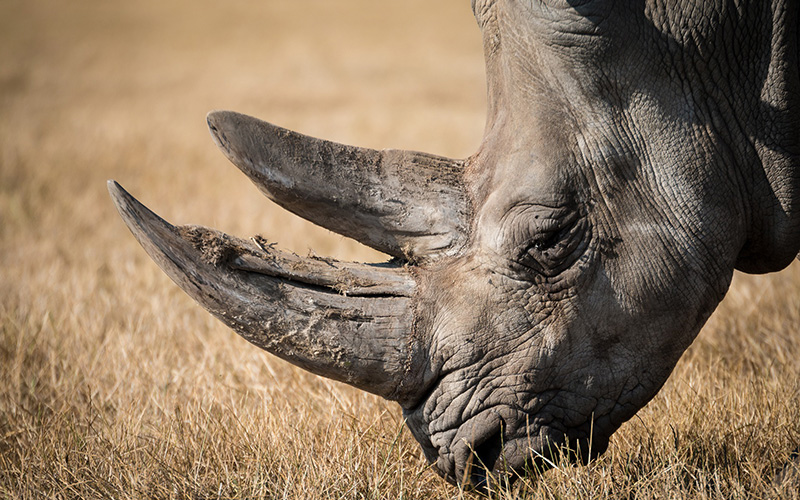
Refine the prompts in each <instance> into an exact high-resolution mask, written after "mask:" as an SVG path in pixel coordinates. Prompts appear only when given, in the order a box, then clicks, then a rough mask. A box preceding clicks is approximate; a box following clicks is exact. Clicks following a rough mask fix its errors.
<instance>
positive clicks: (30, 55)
mask: <svg viewBox="0 0 800 500" xmlns="http://www.w3.org/2000/svg"><path fill="white" fill-rule="evenodd" d="M423 6H424V11H425V15H420V14H419V13H420V12H422V9H423ZM0 61H2V63H0V387H2V389H0V497H8V498H40V497H47V498H84V497H96V498H97V497H113V498H187V497H190V498H308V499H315V498H452V497H459V496H462V495H466V494H464V493H461V492H458V491H457V490H456V489H454V488H452V487H450V486H447V485H445V484H444V483H443V482H442V481H440V480H439V479H438V478H437V477H436V476H435V474H434V473H433V472H431V471H430V470H428V469H427V468H426V465H425V463H424V460H423V458H422V457H421V453H420V451H419V449H418V447H417V445H416V443H414V442H413V439H412V438H411V437H410V435H409V433H408V432H407V431H406V430H405V429H404V427H403V423H402V418H401V415H400V412H399V409H398V408H397V407H396V406H395V405H394V404H390V403H386V402H383V401H381V400H380V399H378V398H376V397H373V396H370V395H367V394H364V393H361V392H358V391H356V390H353V389H350V388H349V387H346V386H343V385H341V384H337V383H333V382H329V381H326V380H322V379H320V378H317V377H314V376H311V375H308V374H306V373H304V372H302V371H300V370H297V369H294V368H293V367H291V366H288V365H287V364H285V363H283V362H281V361H278V360H276V359H275V358H272V357H270V356H268V355H266V354H264V353H262V352H260V351H258V350H257V349H255V348H253V347H251V346H249V345H248V344H247V343H246V342H244V341H243V340H241V339H239V338H238V337H237V336H236V335H234V334H233V333H232V332H230V331H228V330H226V329H225V328H224V327H223V326H222V325H221V324H219V323H217V322H216V321H215V320H213V319H212V318H211V317H210V316H209V315H207V314H206V313H205V312H203V311H202V310H201V309H200V308H199V307H196V306H195V305H194V304H193V303H192V302H191V301H190V300H189V299H188V298H187V297H185V296H184V295H183V293H182V292H180V291H179V290H178V289H177V288H176V287H175V286H174V285H173V284H172V283H171V282H170V281H169V280H168V279H167V278H166V277H165V276H163V275H162V274H161V272H160V271H159V270H158V269H157V268H156V267H155V265H153V264H152V263H151V262H150V261H149V259H148V258H147V257H146V255H145V254H144V252H143V251H142V250H141V249H140V248H139V247H138V245H137V244H136V242H135V241H134V240H133V238H132V237H131V236H130V235H129V234H128V232H127V230H126V229H125V228H124V226H123V224H122V222H121V221H120V220H119V218H118V216H117V215H116V213H115V211H114V209H113V207H112V205H111V203H110V200H109V199H108V196H107V193H106V191H105V180H106V179H107V178H116V179H119V180H120V181H121V182H122V183H123V184H124V185H125V186H126V187H127V188H129V189H130V190H131V191H132V192H133V193H134V194H136V195H138V196H139V197H140V198H141V199H143V201H144V202H146V203H148V204H150V205H151V206H152V207H153V208H155V209H156V210H157V211H159V212H160V213H162V214H163V215H165V216H166V217H168V218H169V219H171V220H173V221H175V222H179V223H188V222H193V223H202V224H206V225H210V226H215V227H218V228H220V229H222V230H225V231H228V232H232V233H235V234H240V235H248V234H255V233H262V234H264V235H266V236H267V237H269V238H271V239H277V240H278V241H280V243H281V245H282V246H284V247H288V248H290V249H293V250H296V251H298V252H301V253H305V252H306V251H307V250H308V248H313V249H314V250H315V251H316V252H317V253H319V254H329V255H334V256H337V257H340V258H349V259H367V260H369V259H375V258H376V257H377V256H376V254H375V253H374V252H372V251H370V250H368V249H365V248H363V247H360V246H358V245H357V244H355V243H353V242H351V241H348V240H345V239H343V238H341V237H338V236H335V235H332V234H330V233H328V232H326V231H323V230H320V229H318V228H314V227H312V226H310V225H309V224H307V223H305V222H303V221H301V220H299V219H297V218H295V217H293V216H290V215H288V214H287V213H285V212H283V211H281V210H279V209H276V208H275V207H274V206H272V205H270V204H269V203H268V202H266V201H264V200H263V199H262V198H261V196H260V195H259V194H258V193H257V192H256V190H255V189H254V188H253V187H252V186H251V185H250V184H249V182H248V181H246V180H245V179H244V178H243V176H242V175H240V174H239V173H238V172H237V171H236V170H235V169H234V168H233V167H231V166H230V165H228V164H227V162H226V161H225V160H224V158H223V157H222V155H221V154H219V153H218V152H217V151H216V150H215V147H214V146H213V144H212V143H211V140H210V139H209V137H208V135H207V132H206V130H205V124H204V120H203V117H204V114H205V112H206V111H208V110H210V109H214V108H227V109H235V110H239V111H243V112H247V113H249V114H253V115H256V116H261V117H264V118H267V119H269V120H271V121H273V122H276V123H279V124H282V125H285V126H288V127H291V128H295V129H298V130H301V131H304V132H306V133H310V134H312V135H317V136H323V137H326V138H332V139H335V140H339V141H342V142H348V143H356V144H361V145H365V146H372V147H403V148H413V149H421V150H428V151H431V152H435V153H440V154H445V155H452V156H464V155H467V154H470V153H471V152H472V148H474V147H475V146H476V145H477V144H478V141H479V138H480V135H481V131H482V125H483V106H484V103H483V85H484V84H483V67H482V64H483V63H482V54H481V48H480V40H479V36H478V31H477V28H476V27H475V26H474V22H473V21H472V19H471V17H470V13H469V8H468V2H465V1H463V0H446V1H445V0H438V1H437V2H425V1H423V0H408V1H405V2H394V3H391V4H389V3H384V2H367V1H365V0H361V1H356V0H339V1H337V2H326V1H323V0H295V1H289V0H275V1H270V2H260V3H258V4H257V5H255V4H251V3H250V2H245V1H244V0H232V1H226V2H212V1H211V0H194V1H191V2H190V1H188V0H173V1H171V2H157V1H155V0H140V1H136V2H97V1H89V0H71V1H70V2H52V1H47V0H41V1H40V0H35V1H33V0H24V1H23V0H6V1H4V2H2V3H0ZM799 330H800V266H798V265H794V266H793V267H792V268H790V269H789V270H788V271H786V272H784V273H782V274H779V275H774V276H767V277H748V276H737V278H736V280H735V283H734V287H733V289H732V291H731V293H730V295H729V297H728V298H727V299H726V301H725V302H724V304H723V305H722V306H721V308H720V309H719V311H718V312H717V313H716V314H715V316H714V317H713V318H712V319H711V321H710V323H709V325H708V326H707V327H706V329H705V330H704V331H703V333H702V334H701V335H700V337H699V339H698V341H697V342H696V343H695V345H694V346H693V347H692V348H691V349H690V351H689V353H688V354H687V355H686V356H685V357H684V358H683V360H682V361H681V362H680V364H679V365H678V367H677V368H676V370H675V374H674V375H673V377H672V378H671V379H670V381H669V382H668V383H667V385H666V387H665V388H664V390H663V391H662V392H661V393H660V394H659V396H658V397H657V398H656V399H655V400H654V401H653V402H652V403H651V404H650V405H649V406H648V407H646V408H645V409H644V410H642V411H641V412H640V413H639V415H638V416H637V417H636V418H634V419H633V420H632V421H631V422H630V423H628V424H627V425H625V426H624V427H623V428H622V429H621V430H620V432H619V433H618V434H617V435H616V437H615V438H614V439H613V441H612V446H611V448H610V450H609V452H608V453H607V454H606V455H605V456H604V457H602V458H601V459H600V460H598V461H596V462H595V463H594V464H593V465H592V466H590V467H580V468H572V467H562V468H559V469H558V470H555V471H551V472H549V473H548V474H546V475H545V476H544V477H543V479H541V480H540V481H534V480H524V481H523V482H521V484H520V485H519V486H518V487H517V489H516V490H515V491H514V493H515V494H518V495H520V496H526V495H527V496H530V497H535V498H539V497H541V498H588V497H601V496H602V497H606V496H607V497H610V498H798V490H799V489H800V488H799V487H798V485H800V481H798V479H797V477H796V476H795V478H794V479H788V480H786V481H785V482H783V483H779V482H778V483H776V482H775V481H773V477H774V476H775V475H776V473H777V472H778V471H779V470H780V469H781V467H782V466H783V464H784V463H785V462H786V460H787V458H788V456H789V454H790V452H791V450H793V449H794V448H796V447H797V446H798V444H800V419H799V418H798V413H799V412H798V410H800V403H799V401H800V361H799V360H800V332H799Z"/></svg>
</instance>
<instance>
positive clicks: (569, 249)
mask: <svg viewBox="0 0 800 500" xmlns="http://www.w3.org/2000/svg"><path fill="white" fill-rule="evenodd" d="M564 222H565V224H564V225H562V226H557V227H554V228H552V229H547V230H540V231H539V232H537V233H536V234H535V235H533V236H532V237H531V238H530V239H529V240H528V241H527V242H526V243H525V244H524V246H522V247H521V249H520V252H519V254H518V255H517V258H516V259H515V263H516V264H518V265H519V266H521V267H522V269H520V270H521V271H525V270H527V271H529V272H530V271H533V272H535V273H536V274H540V275H544V276H555V275H557V274H559V273H561V272H563V271H564V270H565V269H567V268H568V267H569V266H571V265H572V264H573V263H574V262H575V261H576V260H577V259H578V257H580V253H581V250H582V249H583V248H584V247H585V245H583V243H584V236H585V232H586V231H585V225H584V223H583V221H582V220H580V219H578V218H577V217H576V218H573V219H572V220H569V221H564Z"/></svg>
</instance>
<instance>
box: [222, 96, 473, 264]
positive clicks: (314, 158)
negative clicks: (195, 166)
mask: <svg viewBox="0 0 800 500" xmlns="http://www.w3.org/2000/svg"><path fill="white" fill-rule="evenodd" d="M208 126H209V129H210V130H211V134H212V136H213V137H214V140H215V142H216V143H217V145H218V146H219V148H220V149H221V150H222V151H223V153H225V155H226V156H227V157H228V159H229V160H230V161H231V162H233V163H234V164H235V165H236V166H237V167H239V169H241V170H242V171H243V172H244V173H245V174H247V176H248V177H250V179H251V180H252V181H253V182H254V183H255V184H256V185H257V186H258V187H259V189H260V190H261V191H262V192H263V193H264V194H265V195H266V196H267V197H268V198H270V199H271V200H273V201H275V202H276V203H278V204H279V205H281V206H282V207H284V208H286V209H287V210H289V211H291V212H294V213H295V214H297V215H299V216H301V217H304V218H306V219H308V220H310V221H311V222H314V223H315V224H318V225H320V226H323V227H325V228H327V229H330V230H331V231H335V232H337V233H339V234H342V235H344V236H347V237H350V238H353V239H356V240H358V241H360V242H361V243H363V244H365V245H367V246H370V247H372V248H375V249H376V250H379V251H381V252H384V253H387V254H389V255H391V256H394V257H398V258H403V259H406V260H408V261H411V262H420V261H426V260H430V259H435V258H437V257H441V256H446V255H451V254H453V253H455V252H457V251H458V249H459V248H460V247H461V246H462V245H463V243H464V241H465V240H466V225H467V220H468V219H467V212H468V210H469V203H468V201H467V196H466V192H465V190H464V187H463V183H462V171H463V167H464V163H465V162H464V161H463V160H451V159H448V158H442V157H438V156H433V155H428V154H425V153H417V152H411V151H400V150H383V151H376V150H371V149H365V148H357V147H353V146H345V145H342V144H337V143H334V142H329V141H324V140H321V139H315V138H313V137H308V136H305V135H302V134H298V133H296V132H292V131H290V130H286V129H284V128H281V127H277V126H275V125H272V124H269V123H266V122H263V121H261V120H258V119H256V118H253V117H250V116H246V115H242V114H239V113H234V112H231V111H214V112H211V113H209V115H208Z"/></svg>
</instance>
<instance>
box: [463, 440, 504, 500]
mask: <svg viewBox="0 0 800 500" xmlns="http://www.w3.org/2000/svg"><path fill="white" fill-rule="evenodd" d="M502 452H503V427H502V425H501V426H500V427H499V428H498V429H497V431H496V432H494V433H493V434H491V435H489V436H488V437H487V438H486V439H485V440H484V441H483V442H481V443H480V444H478V445H476V446H475V448H474V449H473V451H472V468H471V470H470V472H469V477H470V482H471V483H472V485H473V486H474V487H475V488H477V489H480V490H485V489H488V486H489V482H490V474H491V473H492V471H493V470H494V466H495V464H496V463H497V460H498V459H499V458H500V455H501V454H502Z"/></svg>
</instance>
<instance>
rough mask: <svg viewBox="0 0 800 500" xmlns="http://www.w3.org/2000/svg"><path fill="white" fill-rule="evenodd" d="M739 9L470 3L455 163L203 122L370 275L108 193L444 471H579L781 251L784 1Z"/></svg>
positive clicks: (794, 181)
mask: <svg viewBox="0 0 800 500" xmlns="http://www.w3.org/2000/svg"><path fill="white" fill-rule="evenodd" d="M737 3H738V2H732V1H699V0H698V1H689V0H685V1H678V0H676V1H649V0H647V1H645V0H639V1H636V0H633V1H615V2H612V1H602V0H596V1H590V0H584V1H580V0H574V1H565V0H553V1H547V2H541V1H534V0H473V9H474V12H475V16H476V18H477V20H478V23H479V25H480V27H481V29H482V32H483V38H484V47H485V53H486V64H487V75H488V93H489V109H488V119H487V124H486V132H485V136H484V139H483V142H482V144H481V145H480V148H479V149H478V151H477V153H475V155H473V156H472V157H470V158H468V159H466V160H463V161H462V160H448V159H446V158H438V157H433V156H430V155H425V154H422V153H412V152H403V151H381V152H379V151H370V150H365V149H359V148H353V147H349V146H342V145H339V144H334V143H328V142H325V141H320V140H318V139H312V138H309V137H305V136H302V135H300V134H296V133H293V132H289V131H286V130H284V129H280V128H278V127H275V126H273V125H269V124H267V123H264V122H260V121H258V120H256V119H254V118H250V117H246V116H244V115H239V114H236V113H231V112H215V113H212V114H210V115H209V126H210V128H211V131H212V134H213V136H214V138H215V140H216V141H217V143H218V145H219V146H220V147H221V149H222V150H223V152H224V153H225V154H226V155H227V156H228V157H229V158H230V159H231V161H232V162H233V163H235V164H236V165H237V166H238V167H240V168H241V169H242V170H243V171H244V172H245V173H246V174H247V175H249V176H250V177H251V178H252V179H253V181H254V182H255V183H256V184H257V185H258V186H259V188H260V189H261V190H262V191H263V192H264V193H265V194H266V195H267V196H268V197H270V198H271V199H273V200H275V201H276V202H278V203H279V204H281V205H282V206H284V207H286V208H287V209H289V210H291V211H293V212H295V213H298V214H300V215H302V216H303V217H306V218H308V219H309V220H312V221H314V222H316V223H318V224H320V225H322V226H325V227H328V228H330V229H332V230H334V231H337V232H339V233H341V234H344V235H347V236H350V237H353V238H356V239H358V240H359V241H362V242H364V243H365V244H367V245H370V246H372V247H374V248H377V249H379V250H381V251H383V252H386V253H388V254H389V255H392V256H394V257H395V259H394V260H393V261H392V262H390V263H387V264H383V265H368V264H360V265H357V264H348V263H340V262H336V261H332V260H327V259H322V260H320V259H315V258H308V259H303V258H300V257H297V256H294V255H290V254H286V253H284V252H280V251H278V250H275V249H273V248H272V247H271V246H267V245H264V244H262V243H261V242H260V241H259V240H254V242H249V241H245V240H239V239H236V238H233V237H229V236H227V235H222V234H221V233H217V232H215V231H213V230H209V229H205V228H198V227H182V228H178V227H174V226H171V225H169V224H168V223H166V222H164V221H163V220H161V219H160V218H158V217H157V216H155V215H154V214H153V213H152V212H150V211H149V210H147V209H146V208H144V207H143V206H142V205H140V204H139V203H138V202H137V201H136V200H135V199H133V198H132V197H131V196H130V195H128V194H127V193H126V192H125V191H124V190H122V188H121V187H119V186H118V185H117V184H116V183H113V182H112V183H110V190H111V193H112V197H113V198H114V200H115V202H116V203H117V206H118V208H119V210H120V213H121V214H122V215H123V218H124V219H125V220H126V222H127V223H128V225H129V226H130V227H131V230H132V231H133V233H134V234H135V235H136V237H137V238H138V239H139V240H140V242H142V244H143V245H144V246H145V248H146V249H147V251H148V252H149V253H150V254H151V256H153V258H154V259H155V260H156V262H158V263H159V265H161V267H162V268H164V270H165V271H166V272H167V273H168V274H170V276H172V277H173V279H174V280H175V281H176V282H177V283H178V284H179V285H181V286H182V287H183V288H184V289H185V290H186V291H187V292H188V293H189V294H190V295H192V296H193V297H194V298H195V299H197V300H198V301H199V302H200V303H201V304H203V305H204V306H205V307H206V308H207V309H209V310H210V311H211V312H212V313H214V314H215V315H216V316H218V317H219V318H220V319H222V320H223V321H224V322H226V323H227V324H228V325H230V326H232V327H233V328H234V329H236V330H237V331H238V332H239V333H240V334H242V335H243V336H244V337H245V338H247V339H248V340H250V341H251V342H253V343H254V344H256V345H259V346H260V347H263V348H265V349H267V350H269V351H270V352H273V353H275V354H277V355H278V356H281V357H283V358H284V359H287V360H289V361H291V362H293V363H295V364H298V365H300V366H302V367H304V368H306V369H309V370H311V371H313V372H314V373H318V374H321V375H324V376H327V377H331V378H334V379H337V380H343V381H345V382H348V383H351V384H353V385H355V386H357V387H361V388H363V389H365V390H368V391H371V392H373V393H376V394H380V395H382V396H384V397H386V398H389V399H392V400H396V401H398V402H399V403H400V404H401V405H402V407H403V412H404V415H405V417H406V419H407V422H408V426H409V428H410V429H411V432H412V433H413V434H414V437H415V438H416V439H417V440H418V441H419V443H420V444H421V445H422V448H423V450H424V452H425V455H426V457H427V458H428V460H430V461H431V462H432V463H434V465H435V469H436V470H437V471H438V472H439V473H440V474H442V475H443V476H444V477H445V478H447V479H448V480H450V481H453V482H457V483H459V484H462V485H473V486H477V487H479V488H487V487H490V486H489V485H490V483H491V482H492V481H496V480H498V479H500V478H501V477H502V476H504V475H507V476H508V477H509V479H510V480H513V478H514V477H516V476H517V475H518V474H522V473H524V472H525V470H526V468H527V467H530V466H531V465H542V464H545V463H546V462H547V460H549V459H552V458H555V456H556V453H557V450H558V449H559V448H562V449H563V448H569V449H571V450H572V455H573V456H574V458H580V459H583V460H586V459H587V458H588V457H589V456H590V455H591V456H596V455H597V454H599V453H601V452H602V451H603V450H604V449H605V448H606V446H607V443H608V438H609V436H611V434H612V433H613V432H614V431H615V430H616V429H617V428H618V427H619V426H620V424H622V423H623V422H624V421H626V420H627V419H629V418H630V417H631V416H632V415H633V414H634V413H635V412H636V411H637V410H639V409H640V408H641V407H642V406H644V405H645V404H646V403H647V402H648V401H649V400H650V398H652V397H653V395H654V394H655V393H656V392H657V391H658V389H659V388H660V387H661V386H662V384H663V383H664V381H665V380H666V379H667V377H668V376H669V374H670V372H671V371H672V369H673V367H674V366H675V363H676V362H677V360H678V358H679V357H680V356H681V354H682V353H683V352H684V350H685V349H686V348H687V346H688V345H689V344H690V343H691V342H692V340H693V339H694V337H695V335H696V334H697V332H698V330H699V329H700V328H701V326H702V325H703V323H704V322H705V321H706V319H707V318H708V317H709V315H710V314H711V312H712V311H713V310H714V308H715V307H716V306H717V304H718V303H719V301H720V300H721V299H722V297H723V295H724V294H725V292H726V290H727V288H728V286H729V283H730V280H731V275H732V273H733V270H734V269H740V270H742V271H745V272H752V273H764V272H771V271H778V270H780V269H782V268H784V267H785V266H787V265H788V264H789V263H790V261H791V260H792V259H793V258H794V257H795V256H796V255H797V254H798V250H799V249H800V167H799V166H798V161H799V160H800V156H799V155H800V144H799V142H800V106H798V102H797V100H798V98H799V97H800V81H799V80H798V69H799V68H800V65H799V64H798V52H799V49H798V37H797V30H798V28H797V26H798V25H800V16H799V15H798V7H797V5H798V4H797V3H796V2H791V1H789V0H786V1H783V2H781V1H773V2H768V1H761V2H743V5H737ZM359 273H361V274H359ZM590 443H591V444H590ZM590 447H591V449H590ZM485 469H488V470H489V471H490V473H488V474H487V472H486V470H485Z"/></svg>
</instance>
